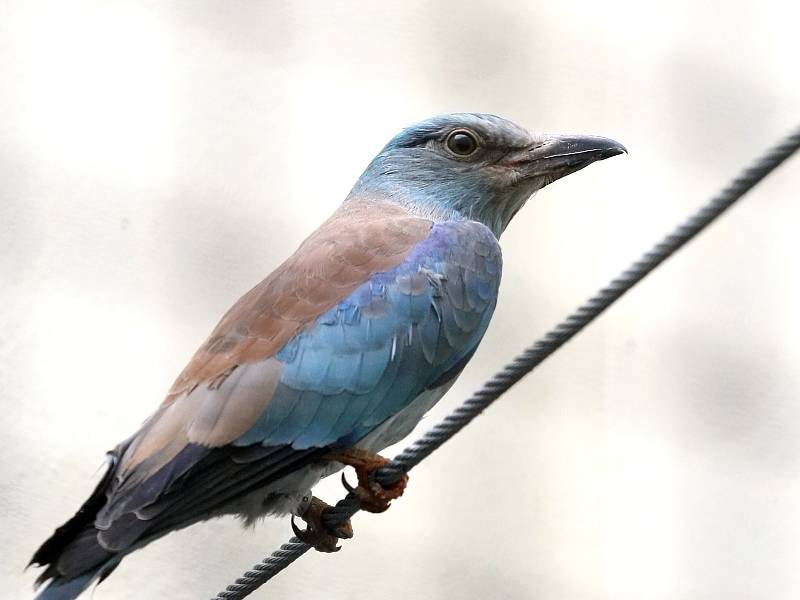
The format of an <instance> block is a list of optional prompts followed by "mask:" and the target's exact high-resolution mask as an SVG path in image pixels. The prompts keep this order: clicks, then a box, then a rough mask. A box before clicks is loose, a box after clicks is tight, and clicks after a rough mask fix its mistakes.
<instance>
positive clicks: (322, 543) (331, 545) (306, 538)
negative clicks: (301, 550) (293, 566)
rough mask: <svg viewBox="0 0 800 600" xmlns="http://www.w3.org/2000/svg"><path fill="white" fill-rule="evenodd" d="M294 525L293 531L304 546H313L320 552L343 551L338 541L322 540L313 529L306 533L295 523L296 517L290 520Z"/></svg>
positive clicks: (308, 529)
mask: <svg viewBox="0 0 800 600" xmlns="http://www.w3.org/2000/svg"><path fill="white" fill-rule="evenodd" d="M290 523H291V525H292V531H294V534H295V536H297V539H299V540H300V541H301V542H303V543H304V544H308V545H309V546H312V547H313V548H314V549H315V550H319V551H320V552H338V551H339V550H341V549H342V547H341V546H339V545H337V544H336V539H335V538H333V539H332V540H328V539H324V538H323V539H320V538H319V536H318V534H317V535H315V533H314V530H313V529H311V527H309V528H307V529H306V530H305V531H303V530H302V529H300V528H299V527H298V526H297V523H295V522H294V515H292V518H291V520H290ZM350 537H353V535H352V530H351V531H350Z"/></svg>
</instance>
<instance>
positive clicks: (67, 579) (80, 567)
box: [28, 453, 122, 600]
mask: <svg viewBox="0 0 800 600" xmlns="http://www.w3.org/2000/svg"><path fill="white" fill-rule="evenodd" d="M109 456H110V458H111V460H110V461H109V465H108V469H107V470H106V473H105V475H104V476H103V479H102V481H100V483H99V484H97V487H96V488H95V490H94V492H92V495H91V496H89V499H88V500H87V501H86V502H84V503H83V506H81V508H80V509H79V510H78V512H77V513H75V516H73V517H72V518H71V519H70V520H69V521H67V522H66V523H64V524H63V525H62V526H61V527H59V528H58V529H56V530H55V532H54V533H53V535H51V536H50V538H49V539H48V540H47V541H46V542H45V543H44V544H42V546H41V547H40V548H39V549H38V550H37V551H36V553H35V554H34V555H33V558H32V559H31V562H30V564H29V565H28V566H30V565H38V566H43V567H47V568H46V569H45V570H44V572H43V573H42V574H41V575H39V577H38V578H37V580H36V585H37V586H38V585H41V584H42V583H44V582H46V581H50V583H49V584H48V585H47V587H46V588H45V589H43V590H42V591H41V592H40V594H39V595H38V596H37V597H36V598H37V600H72V599H73V598H77V597H78V596H79V595H80V593H81V592H82V591H83V590H85V589H86V588H87V587H89V585H91V584H92V582H94V581H95V580H96V579H99V580H100V581H102V580H103V579H105V578H106V577H108V575H110V574H111V571H113V570H114V568H115V567H116V566H117V564H119V561H120V560H121V559H122V557H121V556H119V555H117V554H114V553H112V552H109V551H108V550H106V549H105V548H103V547H102V546H101V545H100V543H99V542H98V541H97V530H96V529H95V527H94V519H95V517H96V516H97V512H98V511H99V510H100V509H101V508H102V507H103V505H104V504H105V502H106V490H107V489H108V487H109V485H110V483H111V480H112V478H113V474H114V467H115V466H116V460H117V456H116V453H109Z"/></svg>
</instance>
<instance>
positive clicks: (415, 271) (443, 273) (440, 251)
mask: <svg viewBox="0 0 800 600" xmlns="http://www.w3.org/2000/svg"><path fill="white" fill-rule="evenodd" d="M500 270H501V259H500V250H499V246H498V245H497V241H496V240H495V238H494V236H493V235H492V234H491V232H490V231H489V230H488V229H487V228H485V227H483V226H482V225H479V224H477V223H474V222H469V221H462V222H447V223H440V224H437V225H435V226H434V227H433V228H432V230H431V234H430V236H429V237H428V238H427V239H426V240H424V241H423V242H420V243H419V244H418V245H417V247H416V248H415V249H414V250H413V251H412V253H411V254H410V255H409V256H408V257H407V259H406V260H405V261H404V262H403V263H401V264H400V265H399V266H398V267H396V268H395V269H393V270H391V271H387V272H384V273H377V274H375V275H373V276H372V277H371V278H370V280H368V281H366V282H364V283H363V284H362V285H361V286H359V287H358V288H357V289H356V290H355V291H354V292H353V293H352V294H350V296H348V297H347V298H345V299H344V300H342V301H341V302H340V303H339V304H338V305H337V306H335V307H333V308H331V309H330V310H328V311H326V312H325V313H324V314H323V315H321V316H320V317H319V318H318V319H317V320H316V321H315V322H314V324H313V325H311V326H310V327H307V328H306V329H305V330H303V331H302V332H301V333H300V334H299V335H298V336H297V337H295V338H294V339H293V340H291V341H290V342H289V343H288V344H286V346H285V347H284V348H283V349H282V350H281V351H280V352H279V353H278V355H277V358H278V359H279V360H280V361H281V362H282V363H283V372H282V376H281V382H280V384H279V385H278V389H276V391H275V395H274V397H273V398H272V400H271V401H270V403H269V405H268V406H267V409H266V410H265V411H264V414H262V415H261V417H260V418H259V420H258V421H257V422H256V424H255V425H254V426H253V427H252V428H251V429H250V430H249V431H248V432H247V433H245V434H244V435H243V436H242V437H241V438H239V439H238V440H237V441H236V445H237V446H244V445H249V444H254V443H262V444H264V445H265V446H273V445H280V444H291V445H292V446H293V447H294V448H296V449H306V448H313V447H325V446H332V445H337V444H341V445H345V444H350V443H353V442H354V441H357V440H358V439H360V437H363V436H364V435H366V434H367V433H369V431H370V430H371V429H372V428H374V427H375V426H377V425H378V424H380V423H382V422H383V421H385V420H386V419H387V418H389V417H391V416H392V415H393V414H395V413H397V412H398V411H399V410H401V409H402V408H403V407H405V406H406V405H408V404H409V403H410V402H411V401H412V400H413V399H414V398H415V397H416V396H417V395H418V394H419V393H421V392H422V391H423V390H424V389H426V387H427V386H429V385H430V384H431V383H433V382H434V381H437V380H439V379H440V378H441V377H442V376H443V375H444V374H446V373H448V372H449V371H450V370H451V369H453V368H454V367H455V366H457V365H460V364H462V363H464V362H465V359H466V358H467V357H469V356H470V355H471V354H472V352H474V350H475V348H476V347H477V345H478V343H479V342H480V340H481V338H482V337H483V334H484V332H485V331H486V327H487V326H488V323H489V319H490V318H491V314H492V311H493V310H494V303H495V300H496V298H497V288H498V284H499V278H500Z"/></svg>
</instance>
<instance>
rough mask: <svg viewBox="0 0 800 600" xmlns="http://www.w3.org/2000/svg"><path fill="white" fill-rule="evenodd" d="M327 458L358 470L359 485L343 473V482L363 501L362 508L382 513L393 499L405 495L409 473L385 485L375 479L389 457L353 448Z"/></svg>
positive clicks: (334, 453) (329, 455) (348, 489)
mask: <svg viewBox="0 0 800 600" xmlns="http://www.w3.org/2000/svg"><path fill="white" fill-rule="evenodd" d="M325 458H326V459H328V460H334V461H336V462H340V463H342V464H343V465H348V466H351V467H353V468H354V469H355V470H356V476H357V477H358V486H357V487H353V486H352V485H350V484H349V483H348V482H347V478H346V477H345V476H344V475H342V483H343V484H344V487H345V488H346V489H347V491H348V492H354V493H355V494H357V495H358V497H359V500H360V501H361V510H365V511H367V512H371V513H382V512H384V511H385V510H387V509H388V508H389V505H390V504H391V502H392V500H394V499H395V498H399V497H400V496H402V495H403V492H404V491H405V489H406V485H407V484H408V475H403V476H402V477H401V478H400V479H399V480H398V481H396V482H395V483H393V484H392V485H390V486H383V485H381V484H380V483H378V482H377V481H375V478H374V473H375V471H377V470H378V469H380V468H381V467H383V466H384V465H386V464H387V463H388V462H389V459H387V458H384V457H383V456H380V455H378V454H375V453H374V452H369V451H367V450H362V449H360V448H351V449H349V450H342V451H338V452H333V453H331V454H328V455H326V456H325Z"/></svg>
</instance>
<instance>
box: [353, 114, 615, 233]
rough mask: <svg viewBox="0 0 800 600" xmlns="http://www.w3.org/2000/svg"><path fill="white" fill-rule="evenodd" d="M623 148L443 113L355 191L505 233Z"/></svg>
mask: <svg viewBox="0 0 800 600" xmlns="http://www.w3.org/2000/svg"><path fill="white" fill-rule="evenodd" d="M623 152H626V150H625V147H624V146H623V145H622V144H620V143H619V142H615V141H614V140H610V139H608V138H603V137H599V136H590V135H546V134H532V133H529V132H528V131H526V130H525V129H523V128H522V127H519V126H518V125H515V124H514V123H512V122H511V121H507V120H505V119H502V118H500V117H496V116H494V115H486V114H472V113H459V114H450V115H441V116H438V117H433V118H430V119H427V120H425V121H422V122H421V123H418V124H416V125H413V126H411V127H409V128H407V129H405V130H404V131H402V132H401V133H400V134H398V135H397V136H396V137H395V138H394V139H392V140H391V141H390V142H389V143H388V144H387V145H386V146H385V147H384V148H383V150H381V152H380V153H379V154H378V155H377V156H376V157H375V158H374V160H373V161H372V162H371V163H370V165H369V167H367V170H366V171H365V172H364V174H363V175H362V176H361V178H360V179H359V180H358V183H356V185H355V187H354V188H353V191H352V192H351V194H350V195H351V197H356V196H358V197H380V198H385V199H389V200H392V201H394V202H399V203H401V204H403V205H405V206H406V207H408V208H409V209H410V210H412V211H414V212H415V213H417V214H420V215H423V216H427V217H430V218H432V219H434V220H442V219H450V218H469V219H474V220H476V221H480V222H482V223H484V224H485V225H486V226H487V227H489V228H490V229H492V231H494V233H495V235H496V236H498V237H499V236H500V234H501V233H502V232H503V230H504V229H505V228H506V227H507V226H508V223H509V222H510V221H511V219H512V217H513V216H514V215H515V214H516V213H517V211H518V210H519V209H520V208H522V205H523V204H525V202H526V201H527V200H528V198H530V197H531V195H533V194H534V193H535V192H536V191H537V190H540V189H541V188H543V187H544V186H546V185H547V184H549V183H552V182H553V181H555V180H556V179H560V178H561V177H564V176H565V175H569V174H570V173H574V172H575V171H578V170H579V169H582V168H583V167H585V166H587V165H589V164H591V163H593V162H595V161H597V160H603V159H605V158H609V157H611V156H615V155H617V154H621V153H623Z"/></svg>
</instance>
